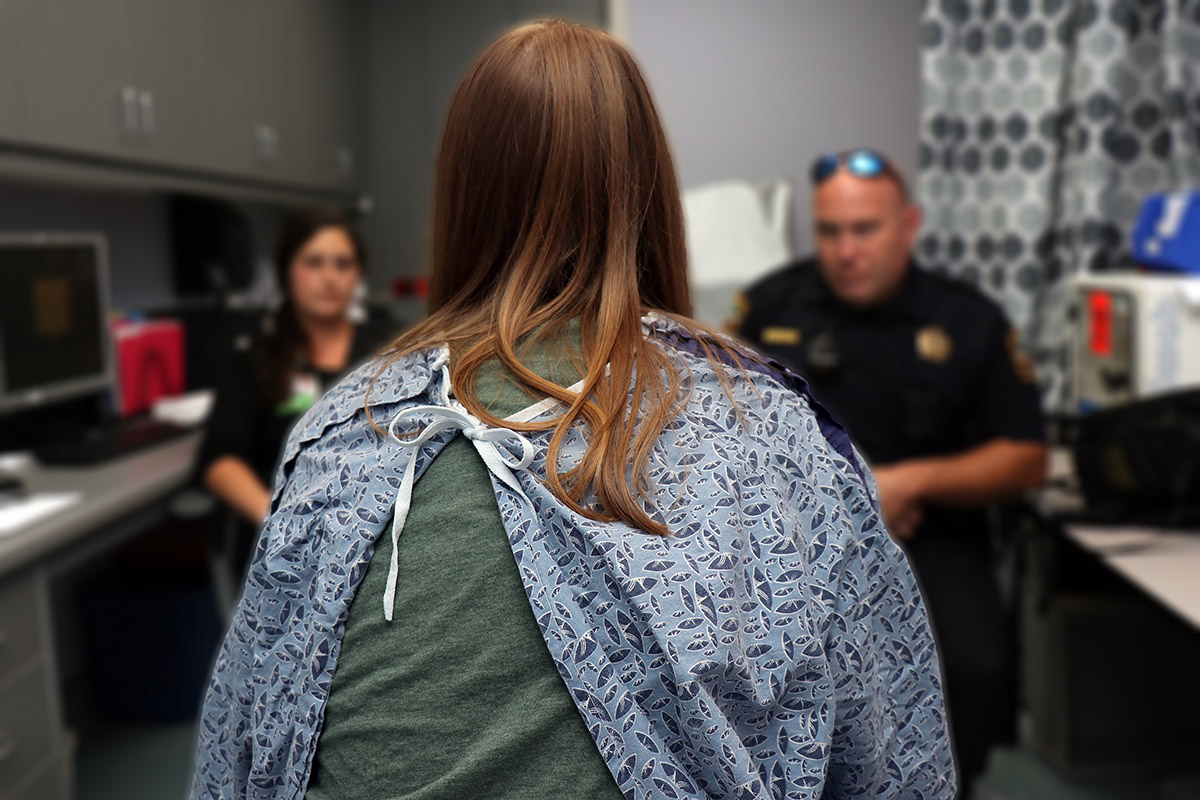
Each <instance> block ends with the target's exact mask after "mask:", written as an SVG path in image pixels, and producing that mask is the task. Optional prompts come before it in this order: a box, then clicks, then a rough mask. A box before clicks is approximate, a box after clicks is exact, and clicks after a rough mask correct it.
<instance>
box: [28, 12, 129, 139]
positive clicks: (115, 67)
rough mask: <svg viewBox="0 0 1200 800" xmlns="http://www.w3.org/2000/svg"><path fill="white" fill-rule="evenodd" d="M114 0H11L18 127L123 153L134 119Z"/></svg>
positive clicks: (41, 136) (45, 136) (33, 134)
mask: <svg viewBox="0 0 1200 800" xmlns="http://www.w3.org/2000/svg"><path fill="white" fill-rule="evenodd" d="M119 10H120V2H119V0H52V1H51V2H47V1H46V0H12V1H11V4H10V14H9V20H10V22H11V24H12V29H11V30H10V31H9V36H10V39H11V41H12V43H13V50H14V52H15V53H16V56H17V72H16V76H15V77H17V78H18V81H19V82H18V85H17V86H16V87H14V88H15V89H16V90H17V91H19V92H20V97H21V104H20V108H21V112H22V115H21V119H20V123H19V128H18V135H19V136H20V138H21V139H24V140H26V141H28V142H30V143H32V144H36V145H40V146H45V147H50V148H59V149H63V150H66V151H72V152H86V153H94V154H99V155H123V154H125V151H126V150H128V149H129V148H131V147H132V144H133V140H134V138H135V137H136V135H137V130H138V127H139V125H140V114H141V109H140V108H139V104H138V97H137V94H136V90H135V89H134V87H132V86H126V85H124V80H123V79H124V69H123V66H122V58H123V53H122V52H121V39H122V31H121V24H120V15H119Z"/></svg>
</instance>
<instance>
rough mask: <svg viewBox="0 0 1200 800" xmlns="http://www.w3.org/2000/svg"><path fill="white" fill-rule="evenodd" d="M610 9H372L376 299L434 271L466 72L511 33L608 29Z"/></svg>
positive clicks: (473, 2)
mask: <svg viewBox="0 0 1200 800" xmlns="http://www.w3.org/2000/svg"><path fill="white" fill-rule="evenodd" d="M606 5H607V4H606V2H605V0H505V1H504V2H500V1H499V0H403V2H400V0H366V7H365V10H366V13H365V15H364V16H365V22H366V32H367V36H366V40H367V76H368V77H367V142H368V144H367V157H368V163H369V165H370V167H369V168H370V173H369V174H370V176H371V177H370V184H369V186H368V187H367V191H368V193H369V194H370V195H371V196H372V199H373V206H374V208H373V211H372V213H371V214H370V216H368V217H367V218H366V219H365V220H364V222H363V231H364V233H365V235H366V238H367V243H368V245H369V246H370V248H371V252H372V260H373V264H374V266H373V268H372V275H371V284H372V286H373V287H374V288H375V289H376V290H381V289H383V287H385V286H386V285H387V282H388V280H389V279H390V278H391V277H393V276H395V275H418V274H423V273H425V272H426V271H427V264H428V253H427V250H428V231H429V225H430V221H431V220H430V214H431V207H432V198H433V164H434V158H435V156H436V149H437V138H438V134H439V133H440V131H441V126H442V118H443V116H444V115H445V113H446V109H447V107H448V106H449V104H450V98H451V96H452V95H453V93H454V90H455V89H456V88H457V86H458V83H459V81H460V80H462V78H463V76H464V75H465V74H466V71H467V68H468V67H469V66H470V65H471V63H472V62H473V61H474V60H475V58H476V57H477V56H478V55H479V53H481V52H482V51H483V49H484V48H485V47H487V45H489V44H491V42H492V41H493V40H495V39H496V38H497V37H498V36H499V35H500V34H501V33H503V32H504V31H505V30H507V29H508V28H510V27H512V26H514V25H516V24H518V23H521V22H525V21H529V20H532V19H537V18H539V17H544V16H558V17H565V18H568V19H574V20H578V21H581V22H586V23H589V24H602V23H603V22H604V20H605V17H606V12H605V9H606Z"/></svg>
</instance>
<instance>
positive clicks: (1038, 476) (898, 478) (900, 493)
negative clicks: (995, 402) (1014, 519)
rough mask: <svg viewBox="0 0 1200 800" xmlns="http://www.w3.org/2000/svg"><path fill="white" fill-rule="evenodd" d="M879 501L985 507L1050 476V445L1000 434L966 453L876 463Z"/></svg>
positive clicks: (887, 504) (899, 504)
mask: <svg viewBox="0 0 1200 800" xmlns="http://www.w3.org/2000/svg"><path fill="white" fill-rule="evenodd" d="M874 472H875V480H876V481H877V482H878V484H879V494H880V501H881V502H882V503H883V506H884V512H885V515H886V514H887V512H888V510H889V507H896V508H899V507H902V506H903V505H904V504H906V503H918V504H925V503H936V504H938V505H949V506H968V507H969V506H982V505H987V504H988V503H994V502H998V501H1000V500H1008V499H1010V498H1012V497H1016V496H1017V495H1019V494H1021V493H1022V492H1025V491H1028V490H1030V489H1036V488H1037V487H1039V486H1041V485H1042V484H1043V483H1044V482H1045V480H1046V446H1045V445H1044V444H1043V443H1041V442H1034V441H1018V440H1016V439H1008V438H1002V437H997V438H995V439H990V440H988V441H986V442H984V443H983V444H981V445H977V446H976V447H973V448H971V449H970V450H966V451H964V452H962V453H957V454H955V455H949V456H938V457H934V458H917V459H911V460H909V461H901V462H898V463H895V464H889V465H886V466H880V467H876V468H875V470H874Z"/></svg>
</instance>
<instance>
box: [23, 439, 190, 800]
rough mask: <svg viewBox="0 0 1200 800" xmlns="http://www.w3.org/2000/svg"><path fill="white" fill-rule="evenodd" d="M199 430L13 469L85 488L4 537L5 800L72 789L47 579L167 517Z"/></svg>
mask: <svg viewBox="0 0 1200 800" xmlns="http://www.w3.org/2000/svg"><path fill="white" fill-rule="evenodd" d="M199 444H200V434H199V433H194V434H190V435H188V436H184V437H181V438H178V439H175V440H173V441H171V442H167V443H165V444H162V445H158V446H156V447H152V448H149V449H146V450H143V451H141V452H138V453H135V454H133V455H130V456H126V457H125V458H121V459H118V460H114V461H109V462H105V463H103V464H99V465H96V466H94V467H87V468H46V467H41V466H38V465H35V464H30V465H28V466H26V467H24V468H21V469H19V470H17V471H16V474H17V476H18V477H20V478H21V480H22V481H24V483H25V486H26V488H27V489H28V490H29V491H31V492H46V491H55V492H57V491H76V492H82V494H83V497H82V499H81V501H80V502H79V503H77V504H75V505H73V506H70V507H69V508H66V509H63V510H62V511H60V512H58V513H57V514H54V515H52V516H50V517H47V518H45V519H42V520H39V521H38V522H36V523H34V524H33V525H31V526H30V527H29V528H28V529H27V530H24V531H21V532H18V533H14V534H9V535H6V536H4V537H0V800H60V799H61V800H66V798H69V797H70V796H71V793H72V787H71V786H70V785H69V775H70V765H69V763H68V754H67V753H66V748H65V742H64V737H63V733H62V730H63V724H62V723H63V720H62V710H61V702H60V699H59V670H58V668H57V661H56V654H55V652H54V634H53V630H52V627H51V619H52V617H51V600H50V582H51V580H52V579H53V578H54V577H55V576H57V575H60V574H62V573H63V572H65V571H66V570H69V569H71V568H73V567H76V566H78V565H80V564H83V563H85V562H87V561H89V560H92V559H95V558H97V557H98V556H100V555H102V554H104V553H106V552H108V551H110V550H112V549H113V548H115V547H117V546H118V545H120V544H121V543H123V542H125V541H127V540H129V539H131V538H133V537H134V536H136V535H137V534H138V533H140V532H142V531H144V530H146V528H147V527H149V526H151V525H153V524H154V523H156V522H158V521H160V520H161V519H163V518H165V516H166V514H167V503H168V501H169V500H170V498H171V496H172V495H173V494H174V492H176V491H177V490H178V489H180V488H182V487H183V486H184V485H185V484H186V482H187V480H188V478H189V477H190V476H191V470H192V465H193V463H194V461H195V456H196V451H197V449H198V447H199Z"/></svg>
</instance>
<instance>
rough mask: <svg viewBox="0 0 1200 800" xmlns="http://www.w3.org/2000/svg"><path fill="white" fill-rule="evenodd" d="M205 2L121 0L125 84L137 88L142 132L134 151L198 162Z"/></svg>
mask: <svg viewBox="0 0 1200 800" xmlns="http://www.w3.org/2000/svg"><path fill="white" fill-rule="evenodd" d="M201 2H202V0H171V2H163V0H123V6H122V14H121V18H122V22H123V40H124V45H125V46H124V48H123V49H124V52H125V64H124V66H125V69H126V74H127V76H128V79H127V83H129V84H130V85H131V86H134V87H135V88H136V91H137V107H138V117H139V136H138V137H136V142H135V146H134V147H133V148H132V153H131V154H136V156H137V157H140V158H145V159H148V160H152V161H157V162H163V163H168V164H171V165H173V166H184V167H190V166H199V156H198V151H199V150H200V148H201V141H200V139H201V137H199V136H198V135H197V133H198V132H197V129H196V119H197V115H198V109H197V106H196V102H195V101H196V97H197V94H198V84H199V82H200V76H199V72H200V45H201V36H200V30H199V20H200V4H201Z"/></svg>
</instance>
